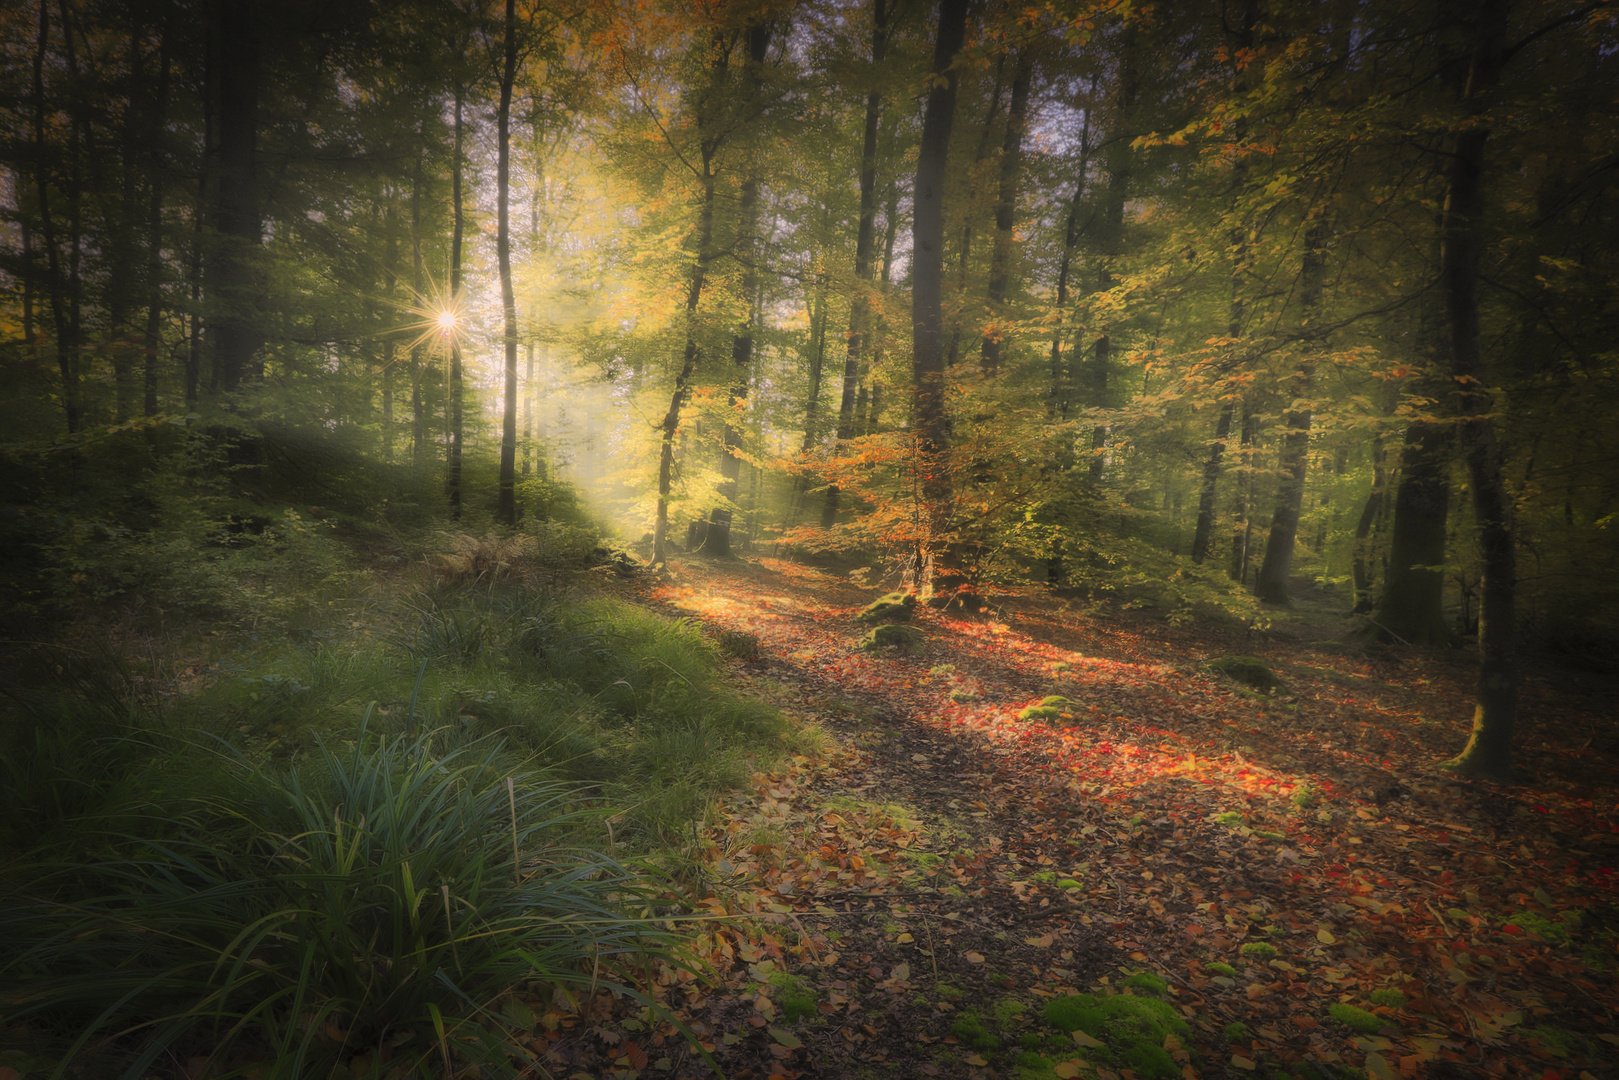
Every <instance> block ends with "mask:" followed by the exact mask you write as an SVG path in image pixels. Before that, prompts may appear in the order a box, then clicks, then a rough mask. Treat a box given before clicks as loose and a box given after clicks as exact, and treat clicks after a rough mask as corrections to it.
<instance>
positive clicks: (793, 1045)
mask: <svg viewBox="0 0 1619 1080" xmlns="http://www.w3.org/2000/svg"><path fill="white" fill-rule="evenodd" d="M770 1037H771V1038H772V1039H775V1040H776V1041H777V1042H778V1043H780V1044H781V1045H783V1046H785V1047H786V1048H787V1049H789V1050H797V1049H798V1048H799V1047H801V1046H803V1045H804V1044H803V1043H802V1042H800V1041H799V1038H798V1036H797V1035H794V1034H793V1033H792V1032H790V1031H788V1030H787V1029H786V1028H779V1027H773V1028H771V1029H770Z"/></svg>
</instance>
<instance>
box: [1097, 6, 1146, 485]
mask: <svg viewBox="0 0 1619 1080" xmlns="http://www.w3.org/2000/svg"><path fill="white" fill-rule="evenodd" d="M1135 41H1136V37H1135V32H1134V31H1133V30H1132V29H1131V28H1130V25H1129V24H1128V23H1127V24H1126V25H1125V28H1124V31H1123V34H1122V35H1121V41H1120V44H1119V80H1118V101H1117V104H1116V105H1115V106H1114V110H1113V117H1112V125H1111V130H1109V131H1108V133H1107V134H1108V138H1107V154H1106V158H1107V201H1106V203H1105V204H1104V206H1103V210H1102V259H1101V270H1100V272H1099V273H1098V274H1097V282H1096V286H1097V291H1099V292H1103V293H1106V292H1110V291H1112V289H1113V287H1114V285H1115V284H1117V279H1116V278H1115V277H1114V274H1113V271H1114V269H1116V267H1115V264H1116V263H1117V261H1118V258H1119V254H1120V253H1121V252H1122V251H1123V250H1124V206H1125V202H1126V201H1127V200H1128V199H1129V194H1130V179H1131V173H1132V170H1133V167H1134V161H1133V157H1132V152H1131V149H1130V123H1131V114H1132V113H1133V112H1134V110H1135V100H1136V89H1137V86H1136V67H1135ZM1114 332H1115V327H1114V326H1113V324H1112V322H1111V321H1109V322H1108V323H1105V324H1104V325H1103V328H1102V334H1101V336H1100V337H1098V338H1097V339H1096V341H1095V343H1094V344H1092V346H1091V371H1090V380H1089V381H1090V391H1091V392H1090V398H1091V402H1090V404H1091V407H1092V408H1093V409H1102V408H1106V407H1107V403H1108V396H1107V395H1108V387H1107V384H1108V376H1109V369H1110V368H1111V366H1112V362H1113V333H1114ZM1108 434H1109V432H1108V426H1107V424H1105V423H1097V424H1095V425H1094V426H1093V427H1092V428H1091V464H1090V470H1089V473H1090V482H1091V486H1092V487H1096V486H1099V485H1100V484H1101V482H1102V474H1103V472H1104V471H1105V462H1106V456H1105V451H1106V449H1107V440H1108Z"/></svg>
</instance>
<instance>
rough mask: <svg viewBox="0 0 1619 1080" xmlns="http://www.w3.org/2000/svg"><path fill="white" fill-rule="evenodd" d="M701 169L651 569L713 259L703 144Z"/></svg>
mask: <svg viewBox="0 0 1619 1080" xmlns="http://www.w3.org/2000/svg"><path fill="white" fill-rule="evenodd" d="M701 168H702V174H701V179H702V184H703V197H702V198H703V201H702V206H701V208H700V209H699V211H698V215H697V237H696V243H697V257H696V259H695V260H693V262H692V268H691V281H690V283H689V284H688V285H687V289H686V348H685V352H684V353H683V354H682V356H681V360H680V371H679V373H678V374H676V376H675V388H674V392H673V393H671V394H670V395H669V409H668V411H667V412H665V413H664V414H663V420H662V422H661V423H659V425H658V432H659V443H658V503H657V509H656V516H655V517H654V519H653V524H652V562H651V564H650V565H652V566H664V565H666V564H667V563H668V561H669V547H668V545H669V495H670V493H671V492H672V491H673V489H674V476H675V434H676V433H677V432H678V431H679V430H680V410H681V409H682V408H683V407H684V406H685V404H686V393H687V391H688V390H689V389H690V384H691V377H692V373H693V372H695V371H696V370H697V355H698V347H697V308H698V305H699V304H700V303H701V302H702V299H703V287H704V285H705V284H706V283H707V278H708V264H709V260H710V259H711V258H712V255H713V252H712V250H711V249H712V245H713V238H714V189H715V177H714V147H713V145H712V144H711V143H709V142H707V141H705V142H704V144H703V148H702V165H701Z"/></svg>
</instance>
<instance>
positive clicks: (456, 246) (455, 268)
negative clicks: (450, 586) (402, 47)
mask: <svg viewBox="0 0 1619 1080" xmlns="http://www.w3.org/2000/svg"><path fill="white" fill-rule="evenodd" d="M465 97H466V87H464V86H463V85H462V84H461V83H460V82H459V81H457V82H456V84H455V148H454V150H453V151H452V154H453V157H452V159H451V163H450V208H451V218H452V221H453V225H452V226H451V231H450V304H451V307H452V309H453V310H454V311H455V313H456V315H457V317H459V316H460V315H461V230H462V227H463V223H462V214H461V157H462V140H463V138H464V132H463V130H462V120H461V110H462V107H463V105H464V103H465V102H464V98H465ZM461 395H462V386H461V333H460V328H459V327H456V328H454V329H453V330H452V331H451V333H450V385H449V397H450V401H449V408H448V410H447V412H448V415H447V417H446V420H447V430H446V432H445V441H446V443H447V444H448V445H447V447H446V458H447V464H448V466H449V468H448V471H447V474H446V478H445V486H446V492H447V494H448V496H449V504H450V520H451V521H460V520H461Z"/></svg>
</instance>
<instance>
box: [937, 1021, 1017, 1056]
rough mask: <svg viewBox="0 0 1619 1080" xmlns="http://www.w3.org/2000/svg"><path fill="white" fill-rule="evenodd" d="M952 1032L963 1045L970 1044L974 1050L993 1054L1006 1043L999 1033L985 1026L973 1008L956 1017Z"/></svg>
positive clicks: (951, 1026) (951, 1028) (951, 1027)
mask: <svg viewBox="0 0 1619 1080" xmlns="http://www.w3.org/2000/svg"><path fill="white" fill-rule="evenodd" d="M950 1034H952V1035H954V1036H955V1037H956V1040H957V1041H958V1042H960V1043H961V1044H962V1045H963V1046H970V1047H972V1048H973V1049H974V1050H980V1051H983V1052H984V1053H989V1054H993V1053H995V1052H996V1051H997V1050H999V1049H1000V1048H1001V1047H1002V1046H1004V1045H1005V1043H1003V1042H1002V1041H1001V1037H1000V1036H999V1035H996V1034H994V1033H993V1032H991V1031H990V1030H989V1029H988V1028H987V1027H985V1026H984V1021H983V1019H982V1018H980V1017H979V1015H978V1014H977V1013H975V1012H973V1011H971V1010H968V1011H966V1012H964V1013H962V1014H961V1015H960V1016H958V1017H956V1022H955V1023H953V1024H951V1025H950Z"/></svg>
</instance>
